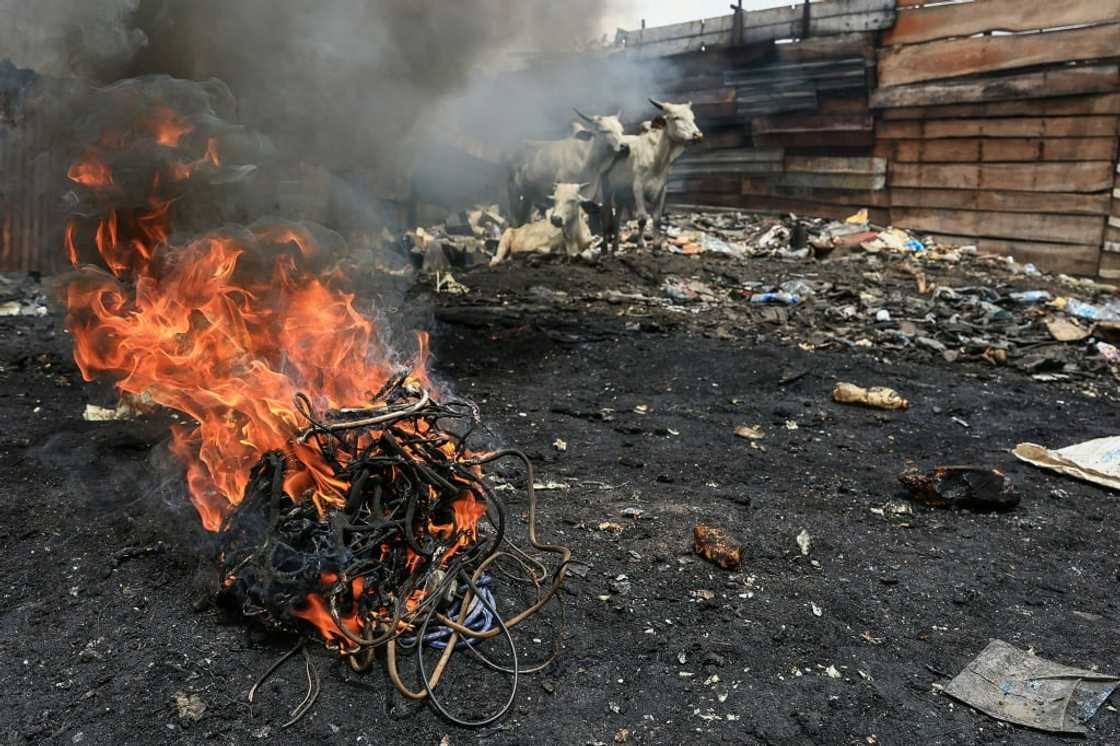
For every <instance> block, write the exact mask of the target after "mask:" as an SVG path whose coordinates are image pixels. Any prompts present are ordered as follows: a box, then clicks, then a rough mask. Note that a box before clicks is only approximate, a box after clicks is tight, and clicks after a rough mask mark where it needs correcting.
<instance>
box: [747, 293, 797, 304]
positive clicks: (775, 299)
mask: <svg viewBox="0 0 1120 746" xmlns="http://www.w3.org/2000/svg"><path fill="white" fill-rule="evenodd" d="M800 302H801V298H800V296H797V295H791V294H789V293H787V292H785V291H784V290H779V291H777V292H773V293H755V294H754V295H752V296H751V303H782V304H785V305H787V306H796V305H797V304H798V303H800Z"/></svg>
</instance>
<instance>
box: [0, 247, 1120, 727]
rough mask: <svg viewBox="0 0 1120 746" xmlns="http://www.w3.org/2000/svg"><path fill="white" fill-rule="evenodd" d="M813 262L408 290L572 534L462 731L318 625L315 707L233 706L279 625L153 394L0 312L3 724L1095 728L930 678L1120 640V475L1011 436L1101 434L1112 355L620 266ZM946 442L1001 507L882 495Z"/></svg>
mask: <svg viewBox="0 0 1120 746" xmlns="http://www.w3.org/2000/svg"><path fill="white" fill-rule="evenodd" d="M803 269H804V268H803V267H798V266H794V265H792V264H789V263H783V262H781V261H777V260H747V261H742V262H732V261H730V260H721V259H709V258H702V259H699V260H696V259H690V258H686V257H665V256H645V257H642V256H639V257H631V258H629V259H625V260H620V259H612V260H607V261H604V262H603V263H601V264H599V265H584V264H574V265H573V264H567V263H564V262H560V261H556V260H546V261H537V262H532V263H528V264H526V263H524V262H522V263H520V264H517V265H514V266H512V267H505V268H502V269H499V270H489V269H477V270H473V271H470V272H466V273H463V274H461V275H460V274H457V275H456V276H457V278H458V279H459V280H460V281H461V282H462V283H464V284H465V285H467V286H468V287H470V288H471V289H472V291H471V293H470V294H468V295H466V296H447V295H438V296H435V295H432V294H431V293H430V291H428V290H426V289H424V288H419V289H416V290H414V291H413V292H412V294H411V299H410V307H411V308H412V310H413V311H416V309H424V310H426V309H431V311H432V313H431V314H430V319H429V320H428V321H427V324H428V325H429V326H430V327H431V329H432V331H433V334H434V342H435V356H436V363H435V365H436V371H437V373H438V375H439V376H440V377H441V378H442V379H443V380H445V381H448V382H451V384H452V385H453V386H454V388H455V390H456V392H457V393H458V394H460V395H462V396H465V397H469V398H471V399H473V400H475V401H476V402H478V404H479V405H480V406H481V408H482V412H483V416H484V418H485V420H486V422H487V423H488V425H489V427H490V429H491V430H492V431H493V432H494V433H496V434H497V435H498V437H499V438H500V439H502V440H503V441H504V442H505V443H507V444H515V445H517V446H520V447H521V448H523V449H525V450H526V451H527V452H528V453H529V455H530V456H531V457H532V458H533V460H534V461H535V463H536V465H537V468H538V481H541V482H551V483H553V486H554V487H557V486H561V485H562V486H563V487H562V488H561V487H557V488H556V489H551V490H548V491H544V492H542V493H541V497H542V505H543V508H542V510H543V530H544V533H545V535H546V536H550V537H555V538H557V539H560V540H562V541H564V542H566V543H568V544H569V545H570V546H571V547H572V548H573V550H574V552H575V555H576V557H577V558H578V559H580V560H582V561H584V562H586V563H587V564H588V569H587V572H586V574H585V577H579V576H578V575H577V576H573V577H572V578H571V579H570V582H569V584H568V592H567V593H566V594H565V599H564V601H565V604H566V609H567V626H568V636H567V637H566V639H565V640H564V644H563V649H562V651H561V654H560V657H559V658H558V660H557V661H556V662H555V663H554V664H553V665H552V666H551V667H549V668H548V669H547V670H546V671H544V672H543V673H541V674H537V675H534V676H531V677H527V678H525V679H524V680H523V681H522V688H521V690H520V693H519V698H518V701H517V703H516V704H515V706H514V709H513V710H512V712H511V714H510V715H509V716H508V717H507V718H506V719H505V720H503V721H502V722H500V723H499V724H497V725H496V726H492V727H488V728H484V729H481V730H461V729H457V728H455V727H453V726H451V725H449V724H448V723H447V722H445V721H443V720H441V719H440V718H439V717H438V716H437V715H436V714H435V713H434V712H432V711H431V710H430V709H428V708H427V707H425V706H424V705H416V704H411V703H407V702H404V701H402V700H401V698H400V697H399V696H398V695H397V694H396V692H395V690H393V689H392V687H391V686H390V685H389V684H388V682H387V681H386V680H385V679H384V678H383V677H382V676H380V675H377V674H374V675H369V676H365V677H357V676H354V675H351V674H348V673H347V670H346V669H345V668H344V667H343V666H341V665H340V664H339V663H338V662H337V660H335V659H334V658H333V657H332V656H331V655H330V654H328V653H327V652H326V651H316V653H315V657H314V660H315V662H316V664H317V666H318V668H319V671H320V673H321V675H322V695H321V697H320V699H319V702H318V704H317V705H316V707H315V708H314V709H313V711H312V712H311V713H310V714H309V715H308V716H307V717H306V718H304V719H303V720H302V721H301V722H299V723H298V724H296V725H295V726H293V727H292V728H290V729H288V730H281V729H280V724H281V723H283V722H284V720H285V719H286V717H287V712H288V710H289V709H290V708H291V707H292V706H294V705H295V704H296V703H298V701H299V700H300V698H301V697H302V696H303V691H304V684H305V682H304V680H303V671H302V669H301V667H300V666H298V665H295V664H292V665H290V666H289V667H287V668H285V669H282V670H281V672H280V674H278V675H277V676H276V677H274V678H273V679H272V680H271V681H270V683H269V684H267V685H266V686H265V688H264V690H263V692H262V694H261V695H260V699H259V701H258V704H257V706H256V708H254V712H253V714H251V713H250V710H249V708H248V707H247V705H246V704H245V699H246V693H247V691H248V689H249V687H250V686H251V685H252V682H253V681H254V680H255V679H256V678H257V676H258V675H260V673H262V672H263V671H264V670H265V669H266V668H267V667H268V666H269V665H270V664H271V663H272V662H273V661H274V660H275V659H276V658H277V657H278V656H279V655H281V654H282V653H283V652H284V651H285V650H286V649H287V648H288V646H289V644H290V642H289V641H288V640H282V639H274V638H270V637H269V636H268V635H265V634H263V633H261V632H260V631H259V630H255V629H253V628H252V627H251V626H247V625H245V624H242V623H240V622H238V621H237V620H235V619H230V618H228V617H227V616H226V615H225V614H223V613H222V612H221V611H219V610H218V609H215V608H214V607H213V606H212V605H209V604H207V603H206V598H207V594H208V586H207V578H208V577H209V576H208V573H207V571H206V570H207V568H208V567H209V562H208V560H207V559H205V537H203V536H202V532H201V531H200V530H199V529H198V528H197V525H196V523H195V520H194V516H193V514H192V511H191V509H190V508H189V507H186V505H185V499H184V497H183V495H182V492H181V486H180V485H179V484H177V483H176V482H175V480H173V479H170V478H167V477H161V476H157V475H166V474H167V473H168V471H167V470H166V469H165V468H163V467H164V466H165V464H164V461H165V459H166V456H164V455H163V451H162V448H161V447H160V445H159V444H160V442H161V440H162V438H163V433H164V426H165V424H166V423H165V422H159V421H147V420H145V421H140V422H110V423H90V422H85V421H83V419H82V410H83V407H84V405H85V404H86V402H87V401H91V400H97V401H104V395H105V392H104V390H103V389H99V388H97V387H91V386H88V385H85V384H83V383H82V382H81V379H80V376H79V375H78V374H77V371H76V369H75V367H74V365H73V364H72V362H70V353H69V349H68V345H69V340H68V337H67V336H66V334H65V333H64V332H63V331H62V329H61V325H60V322H59V320H58V318H57V317H56V316H53V315H48V316H46V317H42V318H35V317H6V318H0V366H2V369H0V463H2V464H3V470H2V472H0V473H2V475H3V476H2V477H0V501H2V504H3V505H4V506H5V507H6V509H5V518H4V520H3V521H2V522H0V541H2V542H3V545H4V547H5V551H4V553H3V557H2V559H0V593H2V604H0V625H2V634H0V695H2V700H0V738H3V740H4V742H6V743H11V744H18V743H64V744H71V743H73V744H78V743H86V744H126V743H152V742H157V741H159V742H164V743H192V744H193V743H203V742H213V743H231V744H232V743H238V744H240V743H253V742H257V741H259V742H262V743H263V742H269V743H306V742H316V743H318V742H322V743H351V744H353V743H364V744H382V743H403V742H407V743H410V744H432V745H433V746H434V745H435V744H437V743H440V741H441V739H442V738H444V737H445V736H446V737H447V739H448V740H447V742H448V743H449V744H471V743H484V744H526V743H540V744H577V745H579V744H596V743H604V744H610V743H615V742H622V741H627V739H628V742H630V743H638V744H643V743H644V744H676V743H735V744H804V743H813V744H868V743H879V744H904V743H921V744H974V743H983V744H996V743H1006V744H1051V743H1057V742H1062V741H1066V740H1069V741H1075V740H1082V739H1072V738H1070V739H1066V738H1061V737H1056V736H1052V735H1047V734H1042V733H1037V732H1033V731H1028V730H1025V729H1020V728H1015V727H1010V726H1006V725H1003V724H1001V723H998V722H997V721H995V720H992V719H990V718H988V717H986V716H984V715H981V714H979V713H977V712H974V711H973V710H971V709H970V708H969V707H967V706H963V705H961V704H959V703H955V702H954V701H953V700H951V699H950V698H948V697H947V696H945V695H943V694H941V693H940V692H939V686H940V685H944V684H945V683H947V681H948V678H947V676H951V675H953V674H955V673H956V672H958V671H959V670H961V668H962V667H963V666H964V665H965V664H966V663H967V662H968V661H969V660H971V658H972V657H974V656H975V655H976V654H977V653H979V652H980V650H982V649H983V648H984V646H985V645H986V644H987V643H988V641H989V640H990V639H992V638H1000V639H1003V640H1006V641H1008V642H1010V643H1012V644H1014V645H1016V646H1018V647H1020V648H1024V649H1026V648H1031V649H1033V650H1034V651H1035V652H1036V653H1038V654H1039V655H1042V656H1045V657H1048V658H1051V659H1054V660H1057V661H1059V662H1062V663H1067V664H1070V665H1076V666H1081V667H1086V668H1089V667H1093V666H1099V667H1100V669H1101V670H1103V671H1106V672H1112V673H1115V672H1117V670H1118V669H1120V634H1117V631H1118V629H1117V627H1118V625H1117V619H1118V613H1120V610H1118V609H1117V601H1116V598H1117V591H1118V590H1120V550H1118V547H1120V543H1118V538H1120V523H1118V522H1117V516H1118V515H1120V499H1118V498H1117V495H1115V494H1113V493H1110V492H1108V491H1105V490H1102V489H1099V488H1096V487H1093V486H1089V485H1086V484H1083V483H1080V482H1077V481H1075V480H1072V479H1067V478H1061V477H1058V476H1051V475H1049V474H1048V473H1045V472H1042V471H1039V470H1035V469H1032V468H1031V467H1028V466H1026V465H1024V464H1020V463H1019V462H1017V461H1016V460H1015V459H1014V458H1013V457H1012V456H1011V455H1010V454H1009V452H1008V451H1009V449H1010V448H1012V447H1014V446H1015V445H1016V444H1017V443H1019V442H1021V441H1034V442H1038V443H1043V444H1047V445H1053V446H1064V445H1068V444H1070V443H1073V442H1077V441H1081V440H1085V439H1088V438H1092V437H1098V436H1104V435H1110V434H1115V433H1116V432H1117V431H1118V430H1120V411H1118V409H1117V406H1116V403H1115V400H1114V398H1113V397H1112V393H1111V392H1112V391H1113V390H1114V387H1115V382H1114V381H1113V380H1112V379H1111V378H1108V377H1107V376H1105V375H1101V376H1097V377H1096V378H1091V377H1090V376H1088V375H1085V376H1082V377H1080V378H1077V380H1075V381H1072V382H1066V383H1057V384H1056V383H1046V382H1040V381H1037V380H1033V379H1032V378H1031V376H1030V375H1029V374H1028V373H1024V372H1022V371H1020V370H1017V369H1014V368H1012V367H1000V366H992V365H989V364H985V363H982V362H975V363H973V362H965V363H961V362H958V363H952V364H950V363H948V362H945V361H944V360H943V359H942V357H941V356H940V355H938V354H934V353H932V352H929V351H926V350H893V349H883V348H880V347H874V346H872V347H859V346H847V345H843V344H833V345H824V346H822V345H811V344H807V343H805V340H806V338H807V336H806V335H811V334H813V333H819V332H820V331H821V330H820V329H819V328H810V326H811V325H810V324H809V323H808V322H807V321H804V320H800V321H799V314H803V313H804V314H807V313H808V312H803V311H801V310H799V309H796V308H794V309H789V310H788V313H787V315H786V317H785V318H775V317H774V316H773V314H765V313H763V311H762V310H761V309H749V308H748V309H746V310H744V309H743V306H741V305H732V306H726V307H724V306H721V307H718V308H712V307H707V308H705V307H689V306H682V307H680V308H677V307H657V308H651V307H648V306H643V305H641V304H635V303H632V302H629V301H627V300H626V299H625V298H620V297H619V296H617V295H614V296H612V295H610V294H609V292H608V291H616V292H631V293H633V292H642V293H647V294H654V293H655V292H656V288H658V287H659V286H660V285H661V282H662V280H663V278H664V276H666V275H667V274H676V275H682V274H687V273H690V272H691V273H699V274H700V275H701V276H702V277H703V278H704V280H705V282H710V283H717V284H723V285H734V284H741V283H742V282H744V281H747V280H751V279H753V280H757V281H763V282H768V281H777V280H782V279H786V278H787V276H788V275H791V274H795V273H797V272H799V271H803ZM813 271H814V272H816V271H818V270H813ZM820 271H831V272H834V273H837V274H839V275H842V274H844V273H845V272H847V269H846V268H845V267H844V266H839V267H837V268H834V269H832V270H820ZM721 278H722V279H721ZM969 279H970V278H967V277H961V278H959V280H955V282H957V283H958V284H960V285H965V284H968V282H969ZM558 292H560V293H565V294H566V297H565V296H564V295H558V294H557V293H558ZM605 292H606V293H607V295H604V293H605ZM419 315H420V316H423V315H424V313H420V314H419ZM806 318H807V317H806ZM813 323H814V324H815V323H816V322H813ZM841 380H843V381H851V382H855V383H859V384H864V385H889V386H893V387H895V388H897V389H898V390H899V391H900V392H902V394H903V395H904V396H906V397H907V398H909V399H910V401H911V408H910V409H909V410H908V411H905V412H898V413H885V412H879V411H874V410H866V409H857V408H851V407H845V406H842V405H838V404H834V403H832V402H831V400H830V392H831V389H832V386H833V384H834V383H835V382H837V381H841ZM739 425H752V426H760V427H761V428H762V429H763V430H764V431H765V437H764V438H762V439H761V440H758V441H755V445H756V446H758V447H752V445H751V441H748V440H745V439H741V438H738V437H736V436H735V434H734V430H735V428H736V427H737V426H739ZM557 439H561V440H563V441H564V442H565V443H566V445H567V447H566V450H562V451H561V450H559V449H557V448H556V447H555V446H554V443H555V442H556V441H557ZM944 463H976V464H983V465H987V466H992V467H998V468H1000V469H1003V470H1005V471H1006V472H1007V473H1008V474H1010V475H1011V477H1012V478H1013V479H1014V480H1015V481H1016V483H1017V485H1018V487H1019V489H1020V491H1021V493H1022V498H1023V499H1022V503H1021V504H1020V505H1019V507H1018V508H1016V509H1015V510H1014V511H1012V512H1010V513H1004V514H977V513H971V512H953V511H945V510H936V509H930V508H925V507H922V506H919V505H913V506H912V507H911V508H910V510H909V511H906V510H904V509H902V507H901V506H905V505H909V503H908V501H907V500H906V498H905V496H904V495H902V494H900V491H899V490H900V488H899V484H898V481H897V475H898V474H899V473H900V472H901V471H902V470H903V469H904V468H906V467H907V466H908V465H911V464H914V465H918V466H934V465H938V464H944ZM513 507H514V508H515V510H514V512H515V513H518V512H519V511H518V510H516V508H518V507H519V505H518V504H517V503H515V504H514V506H513ZM520 507H521V508H523V507H524V506H523V504H521V505H520ZM630 508H636V509H638V510H640V516H638V517H636V518H635V517H632V516H633V514H634V513H635V512H636V511H633V510H628V511H627V513H626V514H624V513H623V511H624V510H625V509H630ZM702 521H703V522H708V523H711V524H714V525H718V526H722V527H724V528H726V529H728V530H730V531H731V532H732V533H734V534H735V535H737V536H738V537H739V538H740V539H741V540H742V543H743V555H744V560H743V566H742V569H741V571H738V572H734V573H732V572H727V571H725V570H721V569H719V568H717V567H715V566H713V565H711V564H708V563H707V562H704V561H703V560H700V559H698V558H696V557H695V556H693V555H692V554H691V551H690V541H691V529H692V527H693V526H694V525H695V524H696V523H697V522H702ZM603 524H616V525H615V526H610V525H608V526H607V527H606V528H600V526H602V525H603ZM802 530H804V531H806V532H808V534H809V535H810V536H811V537H812V547H811V550H810V553H809V555H808V556H803V555H802V552H801V550H800V549H799V547H798V543H797V541H796V537H797V536H798V534H799V533H800V532H802ZM830 667H834V670H835V672H838V673H839V678H834V677H833V676H830V675H829V673H828V671H829V668H830ZM177 693H184V694H195V695H197V697H198V698H199V699H200V700H201V702H202V703H204V704H205V707H206V709H205V711H204V712H202V714H201V717H200V719H198V720H197V721H196V720H190V719H184V718H181V717H180V716H179V713H178V711H177V706H176V694H177ZM1116 700H1117V698H1116V697H1115V696H1114V697H1113V699H1112V701H1111V703H1110V705H1106V706H1105V707H1103V708H1102V709H1101V711H1100V712H1099V714H1098V715H1097V717H1096V718H1095V719H1094V720H1093V721H1092V722H1091V725H1090V728H1091V730H1090V735H1089V738H1088V741H1089V742H1090V743H1100V744H1115V743H1120V714H1118V713H1117V711H1116V710H1115V709H1114V707H1116V706H1120V705H1118V703H1117V701H1116Z"/></svg>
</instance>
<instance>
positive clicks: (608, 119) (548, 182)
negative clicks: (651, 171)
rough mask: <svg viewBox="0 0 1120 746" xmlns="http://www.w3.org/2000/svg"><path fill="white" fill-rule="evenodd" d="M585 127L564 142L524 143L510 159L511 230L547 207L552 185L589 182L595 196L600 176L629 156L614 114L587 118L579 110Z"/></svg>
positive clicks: (618, 121)
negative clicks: (616, 162) (537, 208)
mask: <svg viewBox="0 0 1120 746" xmlns="http://www.w3.org/2000/svg"><path fill="white" fill-rule="evenodd" d="M576 114H578V115H579V117H580V119H581V120H583V123H584V127H582V128H581V129H578V130H573V133H572V136H571V137H567V138H565V139H563V140H548V141H537V142H529V143H526V144H525V145H524V146H523V147H522V148H521V150H520V151H519V152H518V153H516V154H515V155H514V156H513V158H511V159H510V164H509V215H510V224H511V225H513V226H514V227H517V226H520V225H524V224H525V223H527V222H528V221H529V217H530V215H532V212H533V207H534V206H535V205H539V204H547V202H548V199H549V195H550V194H551V193H552V188H553V185H554V184H557V183H577V184H578V183H588V184H591V185H592V187H593V189H594V192H595V193H594V194H591V195H588V196H589V197H590V198H592V199H594V198H595V197H596V196H597V194H598V190H599V184H600V182H601V180H602V177H603V174H604V173H606V171H607V169H608V168H610V167H611V165H612V164H613V163H614V162H615V161H616V160H618V159H620V158H624V157H625V156H626V155H627V154H628V153H629V147H628V146H627V145H626V144H624V143H623V138H624V137H625V135H624V134H623V129H622V121H621V120H620V119H619V118H618V116H617V115H614V116H594V117H589V116H587V115H586V114H583V113H581V112H580V111H579V110H578V109H577V110H576Z"/></svg>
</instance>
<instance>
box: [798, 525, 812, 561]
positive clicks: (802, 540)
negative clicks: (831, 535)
mask: <svg viewBox="0 0 1120 746" xmlns="http://www.w3.org/2000/svg"><path fill="white" fill-rule="evenodd" d="M797 546H799V547H800V548H801V556H802V557H808V556H809V550H810V549H812V548H813V537H812V536H810V535H809V532H808V531H806V530H805V529H801V533H799V534H798V535H797Z"/></svg>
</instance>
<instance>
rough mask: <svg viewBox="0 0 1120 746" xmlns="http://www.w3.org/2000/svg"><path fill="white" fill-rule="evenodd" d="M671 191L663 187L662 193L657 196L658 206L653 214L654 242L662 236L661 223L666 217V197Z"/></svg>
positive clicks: (652, 231)
mask: <svg viewBox="0 0 1120 746" xmlns="http://www.w3.org/2000/svg"><path fill="white" fill-rule="evenodd" d="M668 193H669V190H668V189H667V188H666V186H665V185H662V187H661V192H660V193H659V194H658V195H657V206H656V207H655V208H654V213H653V228H652V230H651V233H652V234H653V238H654V240H656V239H657V238H658V236H660V235H661V221H662V219H663V218H664V216H665V197H666V195H668Z"/></svg>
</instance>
